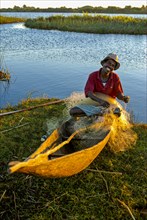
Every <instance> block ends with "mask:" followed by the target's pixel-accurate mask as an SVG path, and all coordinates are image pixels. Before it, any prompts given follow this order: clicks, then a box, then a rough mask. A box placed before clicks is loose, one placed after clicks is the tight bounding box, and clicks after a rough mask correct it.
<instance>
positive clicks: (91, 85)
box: [84, 74, 94, 97]
mask: <svg viewBox="0 0 147 220" xmlns="http://www.w3.org/2000/svg"><path fill="white" fill-rule="evenodd" d="M84 91H85V96H86V97H87V96H88V92H89V91H91V92H93V91H94V79H93V76H92V75H91V74H90V75H89V77H88V80H87V82H86V85H85V89H84Z"/></svg>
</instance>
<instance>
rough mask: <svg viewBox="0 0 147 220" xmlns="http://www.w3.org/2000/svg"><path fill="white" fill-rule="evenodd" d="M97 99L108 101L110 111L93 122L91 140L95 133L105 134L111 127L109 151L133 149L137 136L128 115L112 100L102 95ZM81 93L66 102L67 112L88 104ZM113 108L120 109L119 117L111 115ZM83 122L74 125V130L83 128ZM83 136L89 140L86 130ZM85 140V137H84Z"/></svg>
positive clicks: (75, 94) (73, 95)
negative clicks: (77, 106)
mask: <svg viewBox="0 0 147 220" xmlns="http://www.w3.org/2000/svg"><path fill="white" fill-rule="evenodd" d="M99 97H101V98H102V99H104V100H106V101H109V103H110V110H109V112H108V113H107V114H105V116H104V117H100V119H99V120H97V121H95V123H97V126H96V130H95V132H93V134H92V132H90V135H91V139H92V138H93V137H95V133H97V134H98V133H99V135H100V133H103V132H104V133H105V131H106V128H107V127H108V126H111V136H110V139H109V141H108V146H109V147H110V150H111V151H113V152H120V151H125V150H127V149H129V148H131V147H133V146H134V145H135V143H136V140H137V134H136V133H135V131H133V129H132V128H133V124H132V123H131V122H130V115H129V113H128V112H126V111H125V109H123V107H122V106H121V105H120V104H119V103H118V102H117V101H116V100H114V99H112V98H110V97H108V96H105V95H103V94H99ZM85 100H86V99H85V96H84V94H83V93H76V92H74V93H73V94H72V95H71V96H70V97H69V98H68V102H67V111H69V109H70V108H72V107H73V106H75V105H77V104H79V103H82V102H84V103H85V102H86V103H88V101H89V100H86V101H85ZM115 107H119V108H120V109H121V116H120V117H117V116H115V115H114V114H113V109H114V108H115ZM83 123H84V122H83V120H81V122H79V124H78V123H77V124H75V129H78V128H80V127H81V126H82V127H83ZM84 135H87V138H89V133H88V130H87V131H86V133H85V134H84ZM84 138H85V136H84Z"/></svg>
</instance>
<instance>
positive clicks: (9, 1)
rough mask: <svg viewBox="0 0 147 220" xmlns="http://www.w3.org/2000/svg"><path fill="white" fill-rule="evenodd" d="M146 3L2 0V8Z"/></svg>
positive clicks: (136, 2)
mask: <svg viewBox="0 0 147 220" xmlns="http://www.w3.org/2000/svg"><path fill="white" fill-rule="evenodd" d="M146 3H147V1H146V0H104V1H101V0H95V1H93V0H89V1H85V0H66V1H63V0H45V1H44V0H40V1H39V0H38V1H36V0H32V1H30V0H25V1H21V0H14V1H13V0H0V8H13V7H14V6H15V5H16V6H19V7H22V6H23V5H26V6H33V7H35V8H37V7H39V8H48V7H51V8H58V7H62V6H65V7H66V8H78V7H82V6H85V5H91V6H93V7H96V6H102V7H103V8H107V7H108V6H116V7H120V8H124V7H125V6H128V5H130V6H131V7H141V6H142V5H145V6H146Z"/></svg>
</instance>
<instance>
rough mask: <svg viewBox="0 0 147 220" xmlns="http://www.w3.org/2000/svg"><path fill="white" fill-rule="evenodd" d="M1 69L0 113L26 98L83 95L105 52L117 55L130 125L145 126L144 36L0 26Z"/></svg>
mask: <svg viewBox="0 0 147 220" xmlns="http://www.w3.org/2000/svg"><path fill="white" fill-rule="evenodd" d="M0 29H1V33H0V37H1V44H0V48H1V56H0V57H1V63H2V64H3V65H5V66H7V68H8V70H9V71H10V73H11V81H10V84H9V85H7V84H6V83H5V82H0V107H1V108H2V107H5V106H6V105H7V104H8V103H10V104H13V105H14V104H17V102H19V101H20V100H22V99H24V98H27V97H28V96H32V97H37V96H43V95H44V96H48V97H57V98H65V97H68V96H70V94H71V93H72V92H74V91H76V92H81V91H83V88H84V85H85V82H86V80H87V77H88V75H89V73H91V72H92V71H95V70H97V69H99V68H100V67H101V66H100V60H102V59H103V58H104V57H105V55H107V54H108V53H110V52H115V53H117V54H118V55H119V59H120V62H121V67H120V69H119V70H117V73H118V74H119V76H120V78H121V81H122V85H123V88H124V93H125V94H126V95H130V96H131V101H130V103H129V104H128V105H127V109H128V110H129V111H133V112H134V114H135V121H139V122H145V123H147V112H146V111H147V110H146V105H147V95H146V94H147V93H146V92H147V91H146V90H147V88H146V83H147V79H146V51H145V48H146V36H145V35H142V36H139V35H138V36H134V35H113V34H110V35H103V34H101V35H99V34H82V33H74V32H61V31H53V30H52V31H48V30H35V29H29V28H25V27H24V25H23V23H21V24H7V25H1V26H0Z"/></svg>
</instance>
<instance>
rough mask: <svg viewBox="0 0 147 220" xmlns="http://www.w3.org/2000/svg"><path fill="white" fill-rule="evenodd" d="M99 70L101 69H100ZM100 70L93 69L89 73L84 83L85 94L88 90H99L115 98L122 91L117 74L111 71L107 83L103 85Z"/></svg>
mask: <svg viewBox="0 0 147 220" xmlns="http://www.w3.org/2000/svg"><path fill="white" fill-rule="evenodd" d="M100 70H101V69H100ZM100 70H99V71H95V72H93V73H91V74H90V75H89V78H88V80H87V83H86V85H85V95H86V97H87V94H88V92H89V91H91V92H93V93H95V92H101V93H104V94H106V95H109V96H111V97H112V98H116V97H117V95H118V94H120V93H121V94H122V93H123V89H122V85H121V82H120V79H119V76H118V75H117V74H116V73H114V72H113V73H111V75H110V77H109V79H108V81H107V83H106V84H105V86H103V84H102V81H101V79H100Z"/></svg>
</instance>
